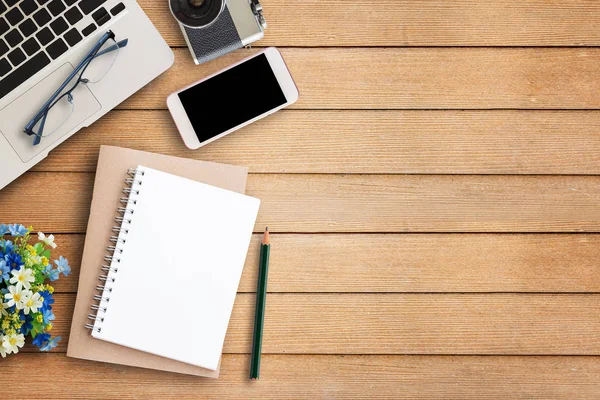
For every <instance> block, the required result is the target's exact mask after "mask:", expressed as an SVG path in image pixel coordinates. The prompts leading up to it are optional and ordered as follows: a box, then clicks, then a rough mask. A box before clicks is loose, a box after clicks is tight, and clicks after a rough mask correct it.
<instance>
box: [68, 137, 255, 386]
mask: <svg viewBox="0 0 600 400" xmlns="http://www.w3.org/2000/svg"><path fill="white" fill-rule="evenodd" d="M139 164H142V165H145V166H149V167H152V168H154V169H158V170H160V171H165V172H168V173H171V174H175V175H177V176H181V177H185V178H188V179H192V180H194V181H197V182H203V183H207V184H210V185H213V186H218V187H220V188H225V189H228V190H231V191H234V192H237V193H244V191H245V188H246V179H247V175H248V169H247V168H245V167H240V166H234V165H226V164H217V163H213V162H206V161H198V160H191V159H185V158H179V157H172V156H167V155H162V154H155V153H148V152H144V151H139V150H132V149H125V148H120V147H115V146H106V145H103V146H100V152H99V157H98V165H97V168H96V180H95V183H94V192H93V197H92V202H91V206H90V216H89V220H88V225H87V233H86V236H85V246H84V250H83V256H82V260H81V268H80V270H79V285H78V289H77V299H76V301H75V308H74V311H73V321H72V324H71V331H70V335H69V340H68V349H67V356H68V357H74V358H79V359H85V360H91V361H101V362H107V363H113V364H121V365H128V366H134V367H141V368H151V369H157V370H163V371H171V372H177V373H183V374H190V375H196V376H203V377H210V378H217V377H218V376H219V371H218V369H217V370H216V371H214V370H210V369H206V368H202V367H198V366H195V365H191V364H187V363H183V362H180V361H175V360H172V359H169V358H165V357H160V356H157V355H155V354H151V353H147V352H143V351H139V350H135V349H134V348H129V347H125V346H120V345H118V344H114V343H111V342H107V341H103V340H98V339H95V338H94V337H92V335H91V334H90V330H88V329H86V328H85V327H84V325H85V324H86V322H92V321H90V319H89V318H90V317H91V316H90V315H88V314H89V313H90V305H91V304H94V306H96V305H97V302H95V301H94V300H93V296H94V295H95V294H102V293H101V292H99V291H97V289H98V287H97V286H98V285H99V284H101V283H102V282H101V281H99V280H98V277H99V275H104V272H103V271H102V270H101V267H102V265H103V258H104V257H105V256H106V255H107V254H108V255H110V253H107V252H106V246H107V245H108V244H110V245H112V243H110V242H109V238H110V236H114V235H116V232H114V231H113V230H116V231H117V232H118V230H119V229H120V228H121V227H120V226H117V224H115V222H114V218H115V216H116V215H118V214H117V207H119V206H120V205H122V204H121V203H120V201H119V200H120V198H127V196H126V195H125V194H123V193H122V190H123V187H124V184H125V183H124V182H123V180H124V179H125V178H126V177H128V176H127V174H126V173H127V170H128V168H135V167H136V166H138V165H139ZM177 223H179V222H177ZM172 225H173V226H175V225H176V223H172ZM181 235H182V243H184V244H185V245H190V244H191V243H192V240H193V235H194V229H193V228H191V227H189V226H187V227H186V228H185V231H183V232H182V233H181ZM104 264H106V263H104ZM74 271H75V272H76V273H77V269H75V270H74ZM94 318H95V317H94ZM146 327H147V328H150V327H151V326H150V324H148V323H147V324H146ZM174 330H175V331H176V332H182V325H179V326H178V327H176V328H174ZM188 332H189V331H188ZM185 340H188V342H189V343H190V346H193V345H194V344H195V342H192V341H190V340H189V339H185Z"/></svg>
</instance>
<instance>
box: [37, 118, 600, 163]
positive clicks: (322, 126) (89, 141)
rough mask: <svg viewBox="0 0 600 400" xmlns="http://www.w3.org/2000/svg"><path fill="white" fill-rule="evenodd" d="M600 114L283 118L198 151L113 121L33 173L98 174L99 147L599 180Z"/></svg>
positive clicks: (168, 134) (154, 127) (173, 136)
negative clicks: (597, 175) (110, 146)
mask: <svg viewBox="0 0 600 400" xmlns="http://www.w3.org/2000/svg"><path fill="white" fill-rule="evenodd" d="M599 131H600V113H599V112H595V111H594V112H583V111H500V110H498V111H347V110H343V111H321V110H312V111H307V110H289V111H288V110H284V111H281V112H279V113H277V114H275V115H273V116H271V117H269V118H268V119H265V120H262V121H258V122H256V123H254V124H252V125H249V126H247V127H245V128H243V129H242V130H240V131H239V132H237V133H235V134H233V135H229V136H227V137H225V138H223V139H220V140H218V141H216V142H214V143H212V144H210V145H208V146H206V147H203V148H202V149H200V150H198V151H193V152H192V151H190V150H189V149H187V148H186V147H185V146H184V144H183V141H182V140H181V138H180V136H179V134H178V133H177V129H176V127H175V125H174V123H173V121H172V119H171V116H170V114H169V113H168V112H167V111H115V112H112V113H111V114H109V115H107V116H106V117H104V118H102V119H101V120H100V121H99V122H97V123H95V124H93V125H92V126H91V127H89V128H88V129H86V130H84V131H82V132H81V133H79V134H77V135H75V136H73V137H72V138H71V139H69V140H68V141H67V142H65V143H64V144H63V145H61V146H60V147H58V148H57V149H56V150H54V151H53V152H52V153H51V154H50V157H48V158H47V159H46V160H45V161H43V162H42V163H40V164H38V166H37V167H36V168H35V170H37V171H66V172H72V171H94V170H95V169H96V163H97V159H98V151H99V148H100V145H102V144H104V143H111V144H112V145H115V146H122V147H128V148H134V149H137V150H145V151H152V152H157V153H162V154H169V155H174V156H178V157H185V158H195V159H202V160H206V161H215V162H223V163H228V164H237V165H244V166H248V167H249V168H250V171H251V172H261V173H346V174H347V173H381V174H396V173H408V174H412V173H416V174H581V175H587V174H600V135H598V132H599Z"/></svg>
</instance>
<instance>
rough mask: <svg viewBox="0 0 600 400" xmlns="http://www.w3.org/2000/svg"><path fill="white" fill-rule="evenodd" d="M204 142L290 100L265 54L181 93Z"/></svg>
mask: <svg viewBox="0 0 600 400" xmlns="http://www.w3.org/2000/svg"><path fill="white" fill-rule="evenodd" d="M179 100H180V101H181V104H182V105H183V108H184V110H185V112H186V114H187V116H188V118H189V120H190V122H191V123H192V126H193V128H194V131H195V132H196V135H197V136H198V140H199V141H200V143H202V142H204V141H206V140H208V139H210V138H212V137H215V136H217V135H219V134H221V133H223V132H225V131H228V130H229V129H231V128H234V127H236V126H238V125H240V124H243V123H244V122H246V121H248V120H251V119H252V118H255V117H258V116H259V115H262V114H264V113H266V112H267V111H270V110H272V109H274V108H276V107H279V106H281V105H283V104H285V103H286V98H285V95H284V94H283V91H282V90H281V87H280V86H279V83H278V82H277V78H276V77H275V73H274V72H273V69H272V68H271V65H270V64H269V61H268V60H267V56H265V55H264V54H261V55H259V56H256V57H254V58H251V59H250V60H248V61H246V62H244V63H242V64H240V65H237V66H235V67H233V68H231V69H229V70H227V71H225V72H223V73H221V74H219V75H216V76H214V77H212V78H210V79H208V80H206V81H204V82H201V83H199V84H197V85H196V86H193V87H191V88H189V89H186V90H184V91H182V92H180V93H179Z"/></svg>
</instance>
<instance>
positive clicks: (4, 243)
mask: <svg viewBox="0 0 600 400" xmlns="http://www.w3.org/2000/svg"><path fill="white" fill-rule="evenodd" d="M14 250H15V249H14V247H13V243H12V242H11V241H10V240H6V239H0V258H3V257H4V256H5V255H6V254H8V253H12V252H13V251H14Z"/></svg>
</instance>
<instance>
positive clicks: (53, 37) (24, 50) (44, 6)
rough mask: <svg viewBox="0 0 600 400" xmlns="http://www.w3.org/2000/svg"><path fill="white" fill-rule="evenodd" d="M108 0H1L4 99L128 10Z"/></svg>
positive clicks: (0, 52) (0, 80)
mask: <svg viewBox="0 0 600 400" xmlns="http://www.w3.org/2000/svg"><path fill="white" fill-rule="evenodd" d="M107 1H108V0H0V99H2V98H3V97H4V96H6V95H7V94H8V93H10V92H12V91H13V90H14V89H16V88H17V87H18V86H19V85H21V84H22V83H23V82H25V81H26V80H27V79H29V78H31V77H32V76H33V75H35V74H36V73H37V72H39V71H41V70H42V69H43V68H44V67H45V66H47V65H48V64H50V63H51V62H52V60H55V59H57V58H58V57H60V56H61V55H63V54H64V53H65V52H67V51H68V50H69V49H70V48H72V47H75V46H76V45H77V44H78V43H79V42H81V41H82V40H83V38H84V37H85V36H89V35H90V34H91V33H92V32H94V31H95V30H96V29H98V27H100V26H102V25H104V24H106V23H107V22H108V21H110V19H111V18H112V17H114V16H116V15H117V14H119V13H120V12H122V11H123V10H125V5H124V4H123V3H118V4H117V5H115V6H114V7H112V8H111V9H110V10H107V9H106V8H105V7H104V4H105V3H106V2H107ZM87 16H90V17H91V18H88V17H87ZM84 18H85V19H86V20H87V21H88V22H89V23H88V24H84V25H83V27H81V24H79V26H78V27H76V26H75V25H76V24H77V23H79V22H80V21H81V20H82V19H84Z"/></svg>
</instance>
